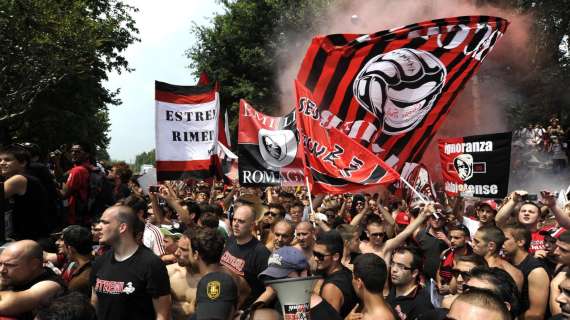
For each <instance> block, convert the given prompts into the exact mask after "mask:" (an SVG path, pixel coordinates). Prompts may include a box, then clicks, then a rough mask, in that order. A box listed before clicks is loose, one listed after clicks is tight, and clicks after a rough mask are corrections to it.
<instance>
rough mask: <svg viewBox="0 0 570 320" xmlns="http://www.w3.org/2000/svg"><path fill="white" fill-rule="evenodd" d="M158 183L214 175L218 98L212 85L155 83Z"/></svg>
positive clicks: (216, 155)
mask: <svg viewBox="0 0 570 320" xmlns="http://www.w3.org/2000/svg"><path fill="white" fill-rule="evenodd" d="M155 100H156V109H155V123H156V172H157V179H158V181H164V180H184V179H188V178H194V179H206V178H209V177H212V176H214V175H215V174H216V167H217V166H218V164H219V161H218V154H217V148H218V115H219V105H220V104H219V96H218V93H217V92H216V90H215V88H214V87H213V86H178V85H172V84H168V83H165V82H160V81H156V82H155Z"/></svg>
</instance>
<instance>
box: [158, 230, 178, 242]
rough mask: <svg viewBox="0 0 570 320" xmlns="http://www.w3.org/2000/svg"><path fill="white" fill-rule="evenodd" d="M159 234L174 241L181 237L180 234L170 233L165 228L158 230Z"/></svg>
mask: <svg viewBox="0 0 570 320" xmlns="http://www.w3.org/2000/svg"><path fill="white" fill-rule="evenodd" d="M160 233H162V236H163V237H169V238H173V239H175V240H178V239H180V237H182V234H181V233H177V232H172V231H170V230H168V229H167V228H160Z"/></svg>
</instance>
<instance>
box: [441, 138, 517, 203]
mask: <svg viewBox="0 0 570 320" xmlns="http://www.w3.org/2000/svg"><path fill="white" fill-rule="evenodd" d="M511 140H512V133H511V132H506V133H495V134H486V135H478V136H469V137H463V138H448V139H439V140H438V145H439V155H440V158H441V168H442V173H443V180H444V182H445V192H446V193H447V194H448V195H450V196H453V195H457V194H464V195H469V196H475V197H480V198H503V197H505V196H506V195H507V192H508V187H509V172H510V163H511V162H510V160H511Z"/></svg>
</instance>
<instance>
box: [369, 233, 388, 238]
mask: <svg viewBox="0 0 570 320" xmlns="http://www.w3.org/2000/svg"><path fill="white" fill-rule="evenodd" d="M385 236H386V232H375V233H371V234H370V238H384V237H385Z"/></svg>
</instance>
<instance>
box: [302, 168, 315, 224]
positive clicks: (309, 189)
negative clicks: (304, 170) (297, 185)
mask: <svg viewBox="0 0 570 320" xmlns="http://www.w3.org/2000/svg"><path fill="white" fill-rule="evenodd" d="M305 183H306V185H307V194H308V196H309V209H310V210H311V212H310V213H309V217H311V216H312V217H313V219H309V220H313V221H312V222H313V228H316V227H317V224H316V223H315V219H316V217H315V212H314V211H313V199H312V196H311V186H309V177H308V176H305Z"/></svg>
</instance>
